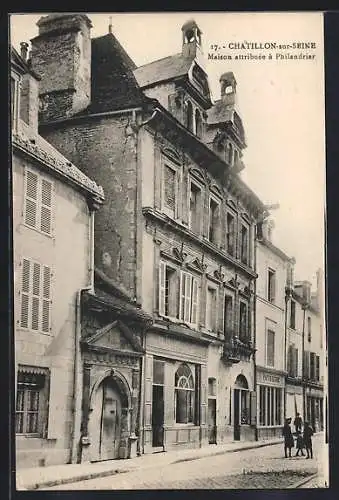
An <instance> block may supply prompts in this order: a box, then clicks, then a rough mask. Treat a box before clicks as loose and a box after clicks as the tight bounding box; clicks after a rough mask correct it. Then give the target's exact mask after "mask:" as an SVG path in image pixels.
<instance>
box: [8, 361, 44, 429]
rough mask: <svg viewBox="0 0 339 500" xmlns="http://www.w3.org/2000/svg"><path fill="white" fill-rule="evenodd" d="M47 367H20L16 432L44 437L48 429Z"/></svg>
mask: <svg viewBox="0 0 339 500" xmlns="http://www.w3.org/2000/svg"><path fill="white" fill-rule="evenodd" d="M48 376H49V372H48V370H47V369H44V368H38V367H20V368H19V370H18V376H17V394H16V421H15V430H16V434H30V435H34V436H36V437H44V436H45V435H46V430H47V414H46V409H47V402H48Z"/></svg>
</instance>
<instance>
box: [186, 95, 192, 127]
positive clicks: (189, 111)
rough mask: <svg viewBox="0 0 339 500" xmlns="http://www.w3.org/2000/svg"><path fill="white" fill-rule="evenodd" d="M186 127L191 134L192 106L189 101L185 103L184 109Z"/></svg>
mask: <svg viewBox="0 0 339 500" xmlns="http://www.w3.org/2000/svg"><path fill="white" fill-rule="evenodd" d="M186 126H187V128H188V130H190V131H191V132H193V106H192V103H191V101H188V102H187V107H186Z"/></svg>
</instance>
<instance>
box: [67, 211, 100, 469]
mask: <svg viewBox="0 0 339 500" xmlns="http://www.w3.org/2000/svg"><path fill="white" fill-rule="evenodd" d="M88 261H89V286H88V287H86V288H82V289H80V290H78V291H77V294H76V311H75V335H74V366H73V406H72V411H73V422H72V431H71V441H70V455H69V461H68V462H69V463H70V464H72V463H77V461H78V447H79V443H78V440H77V439H76V437H77V430H78V429H79V435H80V425H81V417H82V415H81V400H82V388H81V387H79V380H81V375H82V361H81V350H80V340H81V294H82V292H83V291H90V292H93V291H94V210H91V211H90V214H89V255H88Z"/></svg>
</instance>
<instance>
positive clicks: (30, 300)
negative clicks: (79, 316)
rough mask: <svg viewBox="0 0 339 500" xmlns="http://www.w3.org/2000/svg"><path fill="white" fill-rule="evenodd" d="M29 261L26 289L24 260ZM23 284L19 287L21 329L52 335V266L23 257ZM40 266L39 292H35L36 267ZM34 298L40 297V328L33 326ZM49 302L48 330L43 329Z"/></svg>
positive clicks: (19, 322) (19, 320)
mask: <svg viewBox="0 0 339 500" xmlns="http://www.w3.org/2000/svg"><path fill="white" fill-rule="evenodd" d="M25 261H27V262H29V278H28V283H29V284H28V289H29V291H26V290H24V265H25V264H24V262H25ZM20 266H21V273H20V278H21V284H20V288H19V296H20V301H19V304H20V306H19V307H20V309H19V319H18V324H19V327H20V328H21V329H25V330H29V331H31V332H35V333H40V334H43V335H51V332H52V304H53V271H52V267H51V266H48V265H46V264H42V263H41V262H39V261H37V260H35V259H31V258H29V257H22V259H21V262H20ZM35 266H39V268H40V270H39V294H37V293H34V267H35ZM45 269H48V270H49V278H48V279H49V289H48V294H47V295H48V296H46V294H45V291H44V288H45V274H44V272H45ZM23 297H27V303H28V305H27V326H26V325H25V324H23V307H24V305H23ZM34 299H38V328H33V302H34ZM45 302H47V303H48V304H49V307H48V331H46V330H43V328H42V327H43V322H44V303H45Z"/></svg>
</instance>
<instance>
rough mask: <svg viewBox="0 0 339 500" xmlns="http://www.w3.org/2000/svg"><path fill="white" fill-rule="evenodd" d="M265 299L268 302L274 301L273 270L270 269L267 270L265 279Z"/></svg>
mask: <svg viewBox="0 0 339 500" xmlns="http://www.w3.org/2000/svg"><path fill="white" fill-rule="evenodd" d="M267 282H268V283H267V285H268V286H267V299H268V301H269V302H272V303H273V302H275V271H273V270H272V269H269V270H268V279H267Z"/></svg>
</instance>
